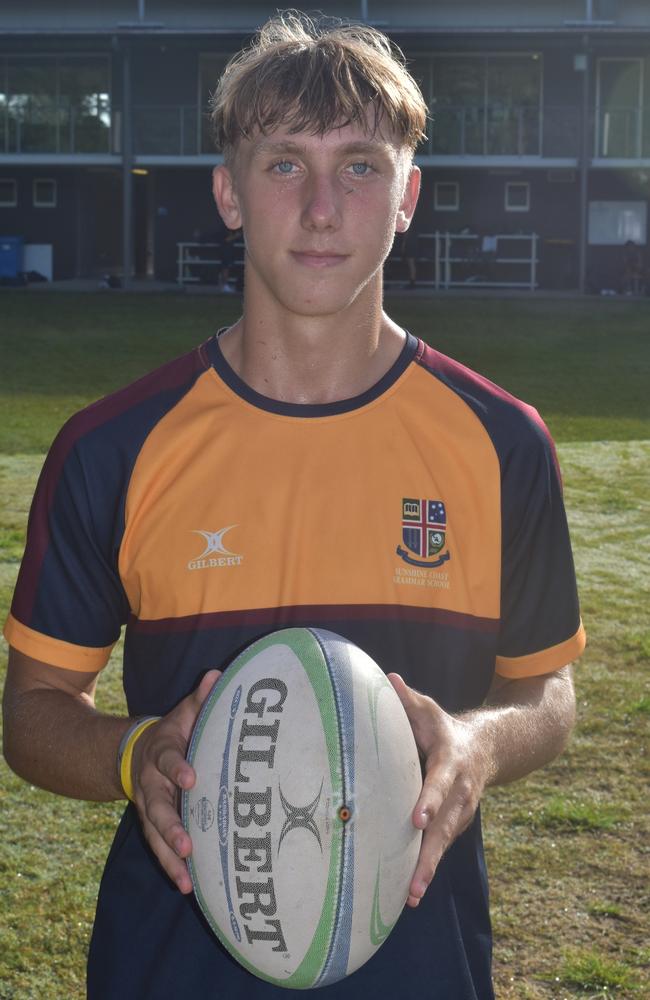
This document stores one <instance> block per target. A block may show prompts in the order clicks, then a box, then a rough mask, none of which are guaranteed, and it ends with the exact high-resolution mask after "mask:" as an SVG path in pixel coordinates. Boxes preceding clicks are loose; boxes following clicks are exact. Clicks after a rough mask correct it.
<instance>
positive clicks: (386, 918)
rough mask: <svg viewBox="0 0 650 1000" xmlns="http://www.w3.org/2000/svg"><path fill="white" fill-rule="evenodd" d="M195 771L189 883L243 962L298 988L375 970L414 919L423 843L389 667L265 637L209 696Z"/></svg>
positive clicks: (337, 650) (319, 641) (405, 730)
mask: <svg viewBox="0 0 650 1000" xmlns="http://www.w3.org/2000/svg"><path fill="white" fill-rule="evenodd" d="M188 760H189V762H190V763H191V764H192V767H193V768H194V769H195V771H196V776H197V780H196V784H195V786H194V788H192V789H191V790H190V791H184V792H183V796H182V815H183V822H184V824H185V827H186V829H187V830H188V832H189V834H190V836H191V838H192V844H193V849H192V855H191V857H190V859H189V861H188V865H189V871H190V875H191V878H192V883H193V886H194V893H195V895H196V898H197V900H198V902H199V905H200V907H201V909H202V911H203V913H204V915H205V917H206V919H207V921H208V923H209V924H210V927H211V928H212V930H213V931H214V933H215V934H216V935H217V937H218V938H219V940H220V941H221V943H222V944H223V945H224V946H225V947H226V948H227V950H228V951H229V952H230V953H231V955H233V956H234V957H235V958H236V959H237V961H239V962H240V963H241V965H242V966H244V968H246V969H248V970H249V971H250V972H252V973H254V974H255V975H256V976H259V977H260V978H261V979H265V980H267V981H268V982H271V983H274V984H276V985H278V986H285V987H288V988H293V989H308V988H312V987H317V986H327V985H329V984H331V983H335V982H337V981H338V980H339V979H343V978H344V977H345V976H347V975H349V974H350V973H352V972H354V970H355V969H358V968H359V966H361V965H363V963H364V962H366V961H367V960H368V959H369V958H371V956H372V955H373V954H374V952H375V951H376V950H377V949H378V948H379V946H380V945H381V944H382V943H383V941H385V939H386V938H387V937H388V934H389V933H390V931H391V930H392V928H393V925H394V924H395V922H396V921H397V919H398V917H399V915H400V913H401V911H402V909H403V907H404V904H405V902H406V899H407V896H408V888H409V884H410V881H411V878H412V876H413V872H414V870H415V866H416V863H417V858H418V853H419V848H420V840H421V836H422V835H421V832H420V831H419V830H416V829H415V827H414V826H413V824H412V820H411V815H412V812H413V809H414V807H415V804H416V802H417V799H418V796H419V794H420V790H421V788H422V776H421V768H420V762H419V758H418V753H417V748H416V746H415V740H414V738H413V733H412V730H411V726H410V724H409V721H408V719H407V717H406V713H405V711H404V709H403V707H402V704H401V702H400V700H399V698H398V697H397V695H396V693H395V691H394V690H393V688H392V686H391V684H390V683H389V681H388V680H387V679H386V677H385V675H384V673H383V672H382V670H380V668H379V667H378V666H377V664H376V663H375V662H374V661H373V660H372V659H371V658H370V657H369V656H368V655H367V654H366V653H364V652H363V651H362V650H361V649H359V648H358V647H357V646H355V645H354V644H353V643H351V642H349V641H347V640H346V639H344V638H342V637H341V636H339V635H336V634H334V633H333V632H327V631H324V630H323V629H318V628H290V629H284V630H282V631H279V632H274V633H272V634H271V635H268V636H266V637H265V638H263V639H260V640H258V641H257V642H255V643H253V644H252V645H251V646H249V647H248V648H247V649H246V650H244V652H243V653H241V654H240V655H239V656H238V657H237V658H236V659H235V660H234V661H233V662H232V664H231V665H230V666H229V667H228V669H227V670H226V671H225V672H224V674H223V675H222V676H221V677H220V679H219V680H218V681H217V683H216V685H215V686H214V688H213V689H212V691H211V693H210V695H209V696H208V698H207V699H206V701H205V703H204V705H203V708H202V710H201V712H200V714H199V717H198V719H197V722H196V725H195V728H194V732H193V735H192V738H191V741H190V746H189V750H188Z"/></svg>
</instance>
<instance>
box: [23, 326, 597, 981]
mask: <svg viewBox="0 0 650 1000" xmlns="http://www.w3.org/2000/svg"><path fill="white" fill-rule="evenodd" d="M301 624H310V625H318V626H321V627H324V628H328V629H331V630H333V631H335V632H339V633H341V634H342V635H344V636H346V637H347V638H349V639H351V640H352V641H354V642H356V643H357V644H358V645H359V646H361V647H362V648H363V649H365V650H366V652H368V653H369V654H370V655H371V656H372V657H373V658H374V659H375V660H376V661H377V662H378V663H379V664H380V665H381V667H382V668H383V669H384V670H385V671H386V672H389V671H397V672H398V673H400V674H401V675H402V676H403V677H404V679H405V680H406V681H407V683H409V684H411V685H412V686H414V687H416V688H418V689H419V690H421V691H424V692H425V693H427V694H429V695H431V696H432V697H433V698H435V699H436V701H438V702H439V703H440V704H441V705H442V706H443V708H445V709H447V710H448V711H452V712H457V711H461V710H465V709H470V708H473V707H476V706H478V705H480V704H481V703H482V702H483V700H484V698H485V695H486V693H487V691H488V689H489V686H490V683H491V681H492V678H493V675H494V672H495V670H496V671H497V672H498V673H500V674H502V675H503V676H505V677H509V678H517V677H525V676H532V675H536V674H543V673H546V672H550V671H553V670H556V669H558V668H559V667H561V666H563V665H565V664H566V663H568V662H570V661H571V660H572V659H574V658H575V657H576V656H578V655H579V654H580V652H581V651H582V648H583V646H584V633H583V630H582V626H581V623H580V618H579V610H578V602H577V595H576V586H575V576H574V569H573V562H572V556H571V549H570V544H569V538H568V531H567V524H566V517H565V512H564V507H563V504H562V496H561V483H560V477H559V472H558V468H557V462H556V457H555V452H554V448H553V445H552V442H551V440H550V438H549V435H548V433H547V431H546V429H545V427H544V425H543V424H542V422H541V420H540V418H539V416H538V415H537V413H536V412H535V410H534V409H533V408H532V407H529V406H527V405H526V404H523V403H521V402H520V401H518V400H516V399H514V398H513V397H512V396H510V395H508V394H507V393H505V392H504V391H502V390H501V389H499V388H498V387H496V386H495V385H493V384H492V383H490V382H489V381H487V380H486V379H484V378H482V377H480V376H479V375H476V374H475V373H473V372H471V371H469V370H468V369H466V368H464V367H463V366H462V365H459V364H458V363H456V362H454V361H452V360H450V359H449V358H446V357H444V356H443V355H441V354H439V353H438V352H436V351H435V350H432V349H431V348H429V347H427V346H425V345H424V343H423V342H421V341H418V340H416V339H415V338H414V337H412V336H410V335H409V336H407V339H406V342H405V345H404V348H403V350H402V352H401V354H400V356H399V358H398V359H397V361H396V362H395V364H394V365H393V366H392V367H391V369H390V370H389V371H388V372H387V373H386V375H385V376H384V377H383V378H382V379H381V380H380V381H379V382H378V383H377V384H376V385H375V386H373V387H372V388H371V389H370V390H369V391H367V392H365V393H363V394H361V395H359V396H357V397H355V398H353V399H347V400H342V401H338V402H334V403H327V404H322V405H307V404H291V403H282V402H278V401H275V400H272V399H269V398H267V397H264V396H261V395H259V394H258V393H256V392H255V391H253V390H252V389H250V388H249V387H248V386H247V385H246V384H245V383H244V382H243V381H242V380H241V379H240V378H239V377H238V376H237V374H236V373H235V372H234V371H233V370H232V369H231V368H230V366H229V365H228V363H227V362H226V360H225V358H224V357H223V355H222V353H221V350H220V347H219V343H218V338H217V337H213V338H211V339H210V340H209V341H208V342H207V343H205V344H203V345H202V346H200V347H199V348H197V349H196V350H194V351H192V352H191V353H189V354H188V355H186V356H184V357H183V358H180V359H179V360H176V361H173V362H171V363H170V364H168V365H166V366H164V367H162V368H160V369H158V370H157V371H155V372H153V373H152V374H150V375H148V376H146V377H145V378H143V379H141V380H139V381H138V382H136V383H134V384H133V385H131V386H129V387H127V388H126V389H124V390H122V391H120V392H118V393H115V394H114V395H112V396H109V397H107V398H105V399H103V400H100V401H99V402H98V403H95V404H94V405H93V406H90V407H88V408H87V409H85V410H84V411H82V412H81V413H79V414H77V415H76V416H75V417H73V418H72V419H71V420H70V421H69V422H68V423H67V424H66V426H65V427H64V428H63V430H62V432H61V434H60V435H59V437H58V438H57V440H56V441H55V443H54V445H53V447H52V449H51V451H50V454H49V456H48V458H47V460H46V463H45V466H44V469H43V472H42V475H41V478H40V480H39V484H38V487H37V491H36V495H35V499H34V503H33V506H32V511H31V514H30V521H29V528H28V539H27V548H26V552H25V557H24V559H23V563H22V566H21V570H20V574H19V578H18V583H17V586H16V592H15V595H14V601H13V604H12V609H11V613H10V616H9V619H8V621H7V624H6V627H5V636H6V638H7V640H8V641H9V642H10V643H11V644H12V645H13V646H15V647H16V648H17V649H19V650H21V651H22V652H24V653H26V654H27V655H30V656H33V657H36V658H38V659H41V660H44V661H46V662H49V663H52V664H55V665H57V666H60V667H64V668H68V669H72V670H75V669H76V670H100V669H101V668H102V667H103V666H104V664H105V663H106V662H107V659H108V656H109V654H110V650H111V648H112V646H113V644H114V643H115V642H116V640H117V638H118V637H119V634H120V631H121V628H122V626H126V630H125V647H124V687H125V691H126V696H127V702H128V706H129V711H130V713H131V714H133V715H140V714H165V713H166V712H168V711H169V710H170V709H171V708H172V707H173V706H174V705H175V704H176V703H177V702H178V701H179V700H180V699H181V698H183V697H184V696H185V695H186V694H188V693H189V692H190V691H191V690H193V689H194V687H195V686H196V684H197V683H198V680H199V679H200V677H201V676H202V674H203V673H204V672H205V671H206V670H207V669H209V668H211V667H220V668H224V667H227V665H228V663H229V662H230V660H231V659H232V658H233V657H234V656H235V655H236V654H237V653H238V652H239V651H241V649H242V648H244V647H245V646H246V645H248V644H249V643H250V642H251V641H253V640H254V639H256V638H258V637H260V636H262V635H264V634H266V633H268V632H269V631H272V630H274V629H276V628H281V627H285V626H289V625H301ZM143 928H146V929H147V930H146V933H145V931H144V930H143ZM188 962H189V965H190V966H191V971H189V972H188ZM181 973H182V974H181ZM393 981H394V983H395V989H394V991H393V992H392V993H391V992H390V989H391V988H390V983H391V982H393ZM428 982H430V983H431V992H430V993H427V992H426V990H425V989H424V987H423V984H425V983H428ZM208 985H209V986H210V989H211V990H212V992H211V993H210V995H211V996H213V995H214V996H221V995H223V996H228V997H230V998H234V997H242V998H243V997H246V998H247V1000H255V998H257V997H260V998H263V997H270V996H272V995H275V991H276V990H277V988H276V987H273V986H270V985H269V984H267V983H262V982H261V981H257V980H255V979H253V978H252V977H251V976H250V975H249V974H248V973H246V972H245V971H244V970H242V969H240V968H239V967H238V966H237V965H236V964H235V963H234V962H233V961H232V959H230V958H229V956H227V955H226V953H225V952H224V951H223V950H222V949H221V947H220V945H219V944H218V942H217V941H216V939H215V938H214V937H213V936H212V934H211V932H210V931H209V929H208V928H207V926H206V925H205V923H204V921H203V918H202V917H201V915H200V913H199V911H198V909H197V908H196V906H195V904H194V901H193V900H192V899H191V898H190V899H188V898H187V897H183V896H181V895H180V894H179V893H178V892H177V891H176V890H175V889H174V888H173V886H171V885H170V884H169V883H168V881H167V879H166V877H165V876H164V875H163V874H162V872H161V871H160V869H159V867H158V865H157V862H156V861H155V859H154V858H153V856H152V855H151V854H150V853H149V851H148V848H147V847H146V845H145V843H144V839H143V837H142V835H141V833H140V830H139V826H138V821H137V818H136V816H135V813H134V810H133V808H132V807H129V808H128V809H127V812H126V814H125V817H124V819H123V821H122V824H121V826H120V829H119V830H118V834H117V837H116V841H115V844H114V846H113V849H112V851H111V855H110V857H109V861H108V864H107V868H106V872H105V875H104V879H103V881H102V888H101V891H100V898H99V903H98V912H97V919H96V923H95V932H94V937H93V943H92V947H91V953H90V967H89V990H90V993H89V995H90V996H91V997H97V998H99V997H102V998H103V997H118V996H119V997H120V998H121V1000H126V998H128V997H133V998H136V997H137V998H138V1000H142V998H144V997H155V998H156V1000H162V998H166V997H170V998H172V997H177V996H180V995H189V994H190V992H191V991H192V990H194V991H195V992H198V995H202V991H203V992H205V990H206V989H207V986H208ZM398 985H399V988H398ZM363 989H367V990H371V991H374V993H375V995H386V996H387V995H392V996H400V997H404V998H410V997H415V996H417V997H418V998H421V997H422V996H431V997H441V998H443V997H444V998H449V997H454V1000H456V998H458V1000H462V998H468V1000H469V998H475V997H479V998H484V997H490V996H491V995H492V993H491V985H490V933H489V916H488V909H487V883H486V878H485V871H484V865H483V857H482V847H481V837H480V821H479V819H478V816H477V818H476V819H475V821H474V823H473V824H472V826H471V827H470V828H469V829H468V830H467V831H466V832H465V834H463V835H462V837H460V838H459V840H458V841H457V842H456V843H455V844H454V845H453V847H452V848H451V849H450V851H449V852H448V853H447V855H446V857H445V859H444V860H443V862H442V864H441V866H440V868H439V870H438V873H437V874H436V877H435V879H434V882H433V883H432V885H431V887H430V888H429V890H428V892H427V894H426V896H425V899H424V901H423V903H422V904H421V905H420V906H419V907H418V908H417V910H415V911H408V910H407V911H405V912H404V914H403V916H402V918H401V919H400V921H399V922H398V926H397V928H396V930H395V931H394V932H393V934H392V935H391V936H390V938H389V939H388V942H387V943H386V944H385V945H384V946H383V947H382V948H381V949H380V951H379V952H378V953H377V955H376V956H375V957H374V958H373V959H372V960H371V961H370V962H369V963H368V964H367V965H366V966H364V967H363V968H362V969H361V970H359V971H358V972H357V973H355V974H354V975H353V976H352V977H350V979H349V980H347V981H344V982H343V983H340V984H337V985H335V986H332V987H329V988H328V995H331V997H332V998H339V997H341V998H343V997H352V996H358V995H359V991H360V990H363ZM221 991H223V993H222V992H221ZM386 991H388V992H386ZM279 995H280V993H278V996H279ZM282 995H285V994H284V993H283V994H282Z"/></svg>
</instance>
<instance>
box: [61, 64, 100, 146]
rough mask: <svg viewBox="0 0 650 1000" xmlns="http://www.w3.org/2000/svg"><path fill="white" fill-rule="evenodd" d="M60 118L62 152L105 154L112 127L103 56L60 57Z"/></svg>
mask: <svg viewBox="0 0 650 1000" xmlns="http://www.w3.org/2000/svg"><path fill="white" fill-rule="evenodd" d="M59 121H60V146H59V151H60V152H62V153H73V152H74V153H108V152H109V150H110V144H109V136H110V128H111V106H110V94H109V79H108V64H107V62H106V60H105V59H103V58H97V59H92V60H88V59H83V60H82V59H73V58H70V59H61V60H60V62H59Z"/></svg>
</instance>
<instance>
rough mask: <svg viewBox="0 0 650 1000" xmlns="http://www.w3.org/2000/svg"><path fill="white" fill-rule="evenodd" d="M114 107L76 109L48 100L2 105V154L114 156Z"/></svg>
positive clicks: (99, 105)
mask: <svg viewBox="0 0 650 1000" xmlns="http://www.w3.org/2000/svg"><path fill="white" fill-rule="evenodd" d="M111 119H112V115H111V107H110V104H109V103H108V102H106V101H101V102H93V107H92V108H85V107H74V106H71V105H70V104H64V103H60V104H57V103H56V102H55V101H50V100H48V99H46V98H42V99H39V98H26V99H23V100H21V101H20V103H18V102H17V101H16V100H14V101H13V103H12V102H11V101H10V102H9V103H7V104H5V106H4V107H2V106H0V152H4V153H110V152H111Z"/></svg>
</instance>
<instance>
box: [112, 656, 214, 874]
mask: <svg viewBox="0 0 650 1000" xmlns="http://www.w3.org/2000/svg"><path fill="white" fill-rule="evenodd" d="M220 676H221V671H219V670H209V671H208V672H207V674H206V675H205V676H204V677H203V678H202V680H201V683H200V684H199V686H198V687H197V688H195V690H194V691H192V693H191V694H189V695H188V696H187V698H184V699H183V701H181V702H179V703H178V705H177V706H176V708H174V709H172V711H171V712H169V714H168V715H164V716H163V717H162V718H161V719H160V721H159V722H156V723H154V724H153V725H152V726H149V728H148V729H146V730H145V732H144V733H143V734H142V736H141V737H140V738H139V739H138V740H137V742H136V744H135V746H134V748H133V760H132V764H131V775H132V780H133V793H134V802H135V806H136V809H137V810H138V815H139V816H140V821H141V823H142V829H143V831H144V835H145V838H146V840H147V843H148V844H149V847H150V848H151V850H152V851H153V853H154V854H155V855H156V857H157V858H158V861H159V862H160V864H161V865H162V867H163V869H164V871H165V872H166V873H167V875H168V876H169V878H170V879H171V880H172V882H174V884H175V885H176V886H177V887H178V889H179V890H180V891H181V892H182V893H189V892H191V891H192V881H191V879H190V875H189V872H188V870H187V865H186V863H185V862H186V858H188V857H189V856H190V854H191V853H192V841H191V839H190V836H189V834H188V833H187V832H186V830H185V828H184V827H183V824H182V823H181V819H180V816H179V813H178V792H179V789H180V790H184V789H189V788H192V786H193V785H194V782H195V781H196V774H195V772H194V769H193V768H192V767H190V765H189V764H188V763H187V761H186V759H185V754H186V753H187V745H188V743H189V739H190V736H191V734H192V729H193V727H194V723H195V722H196V718H197V716H198V714H199V711H200V709H201V706H202V705H203V702H204V701H205V699H206V698H207V696H208V694H209V693H210V690H211V688H212V686H213V684H214V683H215V681H216V680H217V679H218V678H219V677H220Z"/></svg>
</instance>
